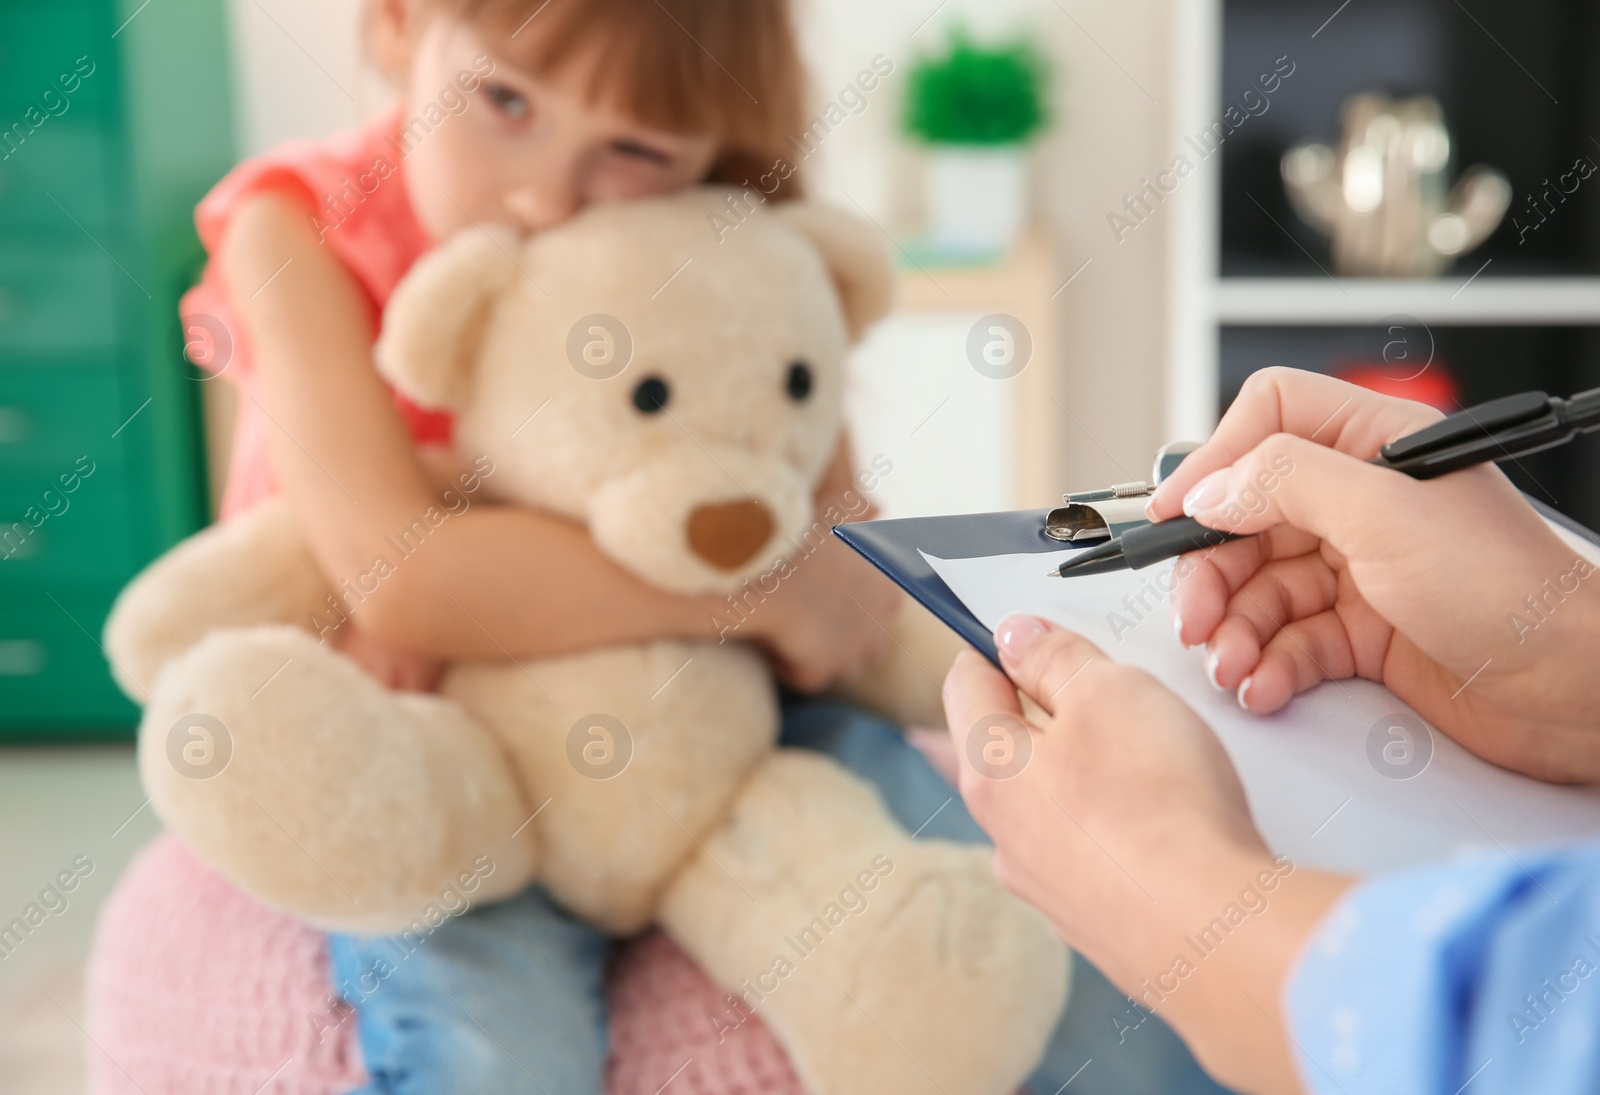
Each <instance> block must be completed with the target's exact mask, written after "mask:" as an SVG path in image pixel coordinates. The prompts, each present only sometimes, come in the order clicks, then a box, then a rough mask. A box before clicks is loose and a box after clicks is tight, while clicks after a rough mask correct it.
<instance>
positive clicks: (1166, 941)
mask: <svg viewBox="0 0 1600 1095" xmlns="http://www.w3.org/2000/svg"><path fill="white" fill-rule="evenodd" d="M996 635H997V637H998V642H999V647H1000V654H1001V661H1002V663H1003V664H1004V665H1005V667H1006V672H1007V673H1008V674H1009V675H1010V678H1011V679H1010V680H1007V678H1006V676H1004V675H1002V674H1000V673H998V672H996V671H995V669H994V668H993V667H992V666H990V665H989V663H988V662H987V661H985V660H984V659H983V658H982V657H981V656H979V655H978V654H976V653H974V652H973V651H970V650H969V651H964V652H963V653H962V654H961V656H960V657H959V658H958V659H957V660H956V663H955V665H954V666H953V667H952V668H951V670H950V674H949V677H948V678H947V679H946V682H945V713H946V716H947V718H948V720H949V724H950V732H951V735H952V737H953V738H954V740H955V745H956V753H957V756H958V758H959V762H960V766H961V774H960V781H959V786H960V789H961V795H962V798H963V799H965V800H966V802H967V805H968V806H969V807H970V808H971V810H972V814H973V816H974V817H975V818H976V819H977V821H978V823H979V824H980V825H982V826H983V828H984V830H985V831H986V832H988V834H989V835H990V836H991V837H992V838H993V840H994V842H995V873H996V875H997V876H998V877H999V878H1000V880H1001V881H1002V882H1003V883H1004V884H1005V885H1006V886H1008V887H1009V888H1010V889H1012V890H1014V891H1015V892H1016V893H1017V894H1018V896H1020V897H1021V898H1022V899H1023V900H1025V901H1027V902H1029V903H1030V904H1033V905H1035V906H1037V907H1038V908H1040V909H1041V910H1043V911H1044V912H1045V913H1046V914H1047V915H1048V916H1049V917H1050V919H1051V921H1052V922H1053V923H1054V925H1055V927H1056V930H1057V932H1058V933H1059V934H1060V935H1061V937H1062V938H1063V939H1064V940H1066V942H1067V943H1069V944H1070V945H1072V946H1073V947H1075V948H1077V949H1078V950H1080V951H1081V952H1082V953H1083V954H1084V956H1085V957H1086V958H1088V959H1089V960H1090V961H1091V962H1093V963H1094V964H1095V966H1097V967H1098V968H1099V969H1100V970H1101V971H1102V972H1104V973H1105V974H1106V976H1108V977H1109V978H1110V979H1111V980H1112V981H1113V982H1115V983H1116V984H1117V985H1118V986H1119V987H1120V988H1122V989H1123V990H1124V991H1125V992H1127V993H1128V994H1129V996H1131V997H1132V998H1133V999H1134V1000H1135V1001H1138V1002H1139V1006H1140V1007H1142V1008H1144V1009H1145V1010H1147V1011H1154V1012H1156V1013H1158V1014H1160V1015H1161V1016H1162V1017H1163V1018H1164V1019H1166V1020H1167V1021H1168V1022H1169V1023H1172V1024H1173V1025H1174V1027H1175V1028H1176V1029H1177V1030H1178V1032H1179V1033H1180V1034H1181V1035H1182V1036H1183V1037H1184V1038H1185V1040H1186V1041H1187V1042H1188V1043H1189V1045H1190V1048H1191V1049H1193V1050H1194V1052H1195V1053H1196V1056H1197V1057H1198V1058H1199V1060H1200V1061H1201V1063H1202V1064H1203V1065H1205V1067H1206V1068H1207V1069H1208V1070H1210V1071H1211V1072H1213V1073H1214V1074H1215V1075H1217V1076H1218V1077H1219V1078H1220V1079H1222V1080H1223V1081H1224V1082H1225V1083H1229V1084H1233V1085H1237V1086H1241V1087H1244V1088H1246V1089H1247V1090H1252V1091H1268V1090H1270V1091H1291V1090H1295V1087H1296V1082H1295V1075H1294V1068H1293V1065H1292V1062H1291V1058H1290V1054H1289V1049H1288V1046H1287V1044H1286V1042H1285V1040H1284V1037H1283V1034H1282V1030H1283V1026H1282V1025H1280V1024H1284V1023H1285V1020H1284V1018H1283V1017H1282V1015H1281V1014H1280V1013H1279V1012H1280V1007H1279V1000H1280V998H1281V996H1282V988H1283V986H1284V984H1285V983H1286V981H1287V978H1288V976H1289V973H1290V970H1291V969H1292V967H1293V962H1294V959H1295V956H1296V955H1297V954H1298V953H1299V950H1300V948H1301V946H1302V945H1303V943H1304V942H1305V940H1306V939H1307V938H1308V937H1309V935H1310V934H1311V932H1312V930H1313V929H1314V928H1315V926H1316V924H1317V923H1318V922H1319V921H1320V920H1321V919H1322V917H1323V915H1324V914H1325V913H1326V911H1327V910H1328V909H1329V908H1330V907H1331V906H1332V905H1333V904H1334V903H1335V902H1336V901H1337V900H1338V897H1339V895H1340V894H1341V893H1342V892H1343V890H1344V888H1345V887H1346V886H1347V884H1348V883H1347V882H1346V881H1345V880H1342V879H1338V878H1334V877H1332V876H1327V875H1319V874H1317V873H1315V872H1313V871H1310V870H1308V869H1303V868H1302V869H1297V868H1296V867H1295V865H1294V864H1293V863H1292V862H1291V861H1289V860H1287V859H1285V858H1282V857H1278V858H1274V856H1273V855H1272V854H1271V852H1269V851H1268V850H1267V848H1266V846H1265V845H1264V844H1263V843H1262V840H1261V837H1260V835H1259V834H1258V833H1257V832H1256V829H1255V825H1254V822H1253V821H1252V820H1251V817H1250V810H1249V807H1248V805H1247V804H1246V802H1245V797H1244V792H1243V790H1242V789H1241V787H1240V785H1239V780H1238V777H1237V776H1236V775H1235V773H1234V770H1233V766H1232V765H1231V764H1230V763H1229V761H1228V758H1227V755H1226V754H1225V753H1224V752H1223V750H1222V747H1221V745H1220V744H1219V743H1218V741H1217V739H1216V736H1215V735H1214V734H1213V733H1212V732H1211V729H1210V728H1209V727H1207V726H1206V724H1205V723H1204V722H1202V721H1201V720H1200V718H1199V716H1197V715H1196V714H1195V713H1194V712H1193V711H1192V710H1190V709H1189V707H1188V706H1187V705H1185V704H1184V703H1183V701H1182V700H1180V699H1179V698H1178V697H1177V696H1175V695H1174V694H1173V693H1172V692H1170V691H1169V690H1168V689H1167V688H1166V687H1165V686H1163V685H1162V684H1161V683H1160V682H1159V681H1157V680H1156V679H1155V678H1153V677H1151V676H1150V675H1149V674H1148V673H1146V672H1144V671H1143V670H1140V669H1135V668H1132V667H1130V666H1124V665H1119V664H1118V663H1116V662H1114V661H1112V660H1111V659H1109V658H1108V657H1106V655H1105V654H1103V653H1102V652H1101V651H1100V650H1099V649H1098V648H1096V647H1095V646H1094V645H1093V644H1092V643H1090V642H1089V641H1088V640H1086V639H1083V638H1081V637H1080V636H1078V635H1075V634H1073V633H1072V632H1070V631H1066V630H1063V629H1061V628H1059V627H1056V626H1055V625H1053V624H1050V623H1047V622H1046V621H1043V620H1037V619H1034V618H1032V617H1027V616H1011V617H1008V618H1007V619H1006V620H1005V621H1003V622H1002V623H1001V625H1000V627H999V629H998V630H997V631H996ZM1013 681H1014V682H1015V685H1013V683H1012V682H1013ZM1019 688H1020V689H1021V690H1022V692H1023V693H1025V694H1026V695H1028V696H1029V697H1030V698H1031V699H1032V700H1034V701H1035V702H1036V703H1037V705H1038V707H1039V708H1040V709H1042V711H1043V716H1042V718H1041V719H1040V720H1039V721H1037V722H1029V721H1027V719H1026V717H1025V715H1024V712H1023V709H1022V707H1021V705H1020V703H1019V702H1018V695H1017V690H1018V689H1019ZM1230 905H1232V906H1233V907H1234V908H1235V909H1239V908H1242V909H1244V910H1245V915H1246V919H1245V920H1244V921H1243V923H1240V922H1239V921H1238V920H1237V919H1235V920H1233V921H1232V923H1233V927H1231V928H1230V927H1224V928H1223V934H1224V935H1225V936H1226V938H1222V939H1220V940H1219V942H1218V944H1217V945H1216V947H1215V949H1214V951H1213V952H1212V953H1210V954H1203V953H1201V952H1197V951H1195V950H1194V949H1193V948H1192V946H1191V945H1190V943H1189V939H1190V938H1191V937H1194V936H1196V935H1197V934H1199V933H1202V932H1204V931H1206V930H1207V929H1208V928H1210V927H1211V923H1212V921H1213V920H1214V919H1215V918H1217V917H1219V916H1221V917H1231V916H1233V914H1232V913H1230V912H1229V911H1228V908H1229V906H1230ZM1180 960H1181V961H1180ZM1124 1021H1125V1022H1127V1023H1128V1024H1129V1025H1136V1024H1137V1023H1138V1022H1139V1021H1140V1019H1139V1017H1138V1013H1137V1011H1135V1009H1134V1008H1132V1007H1130V1008H1129V1012H1128V1016H1127V1017H1125V1020H1124Z"/></svg>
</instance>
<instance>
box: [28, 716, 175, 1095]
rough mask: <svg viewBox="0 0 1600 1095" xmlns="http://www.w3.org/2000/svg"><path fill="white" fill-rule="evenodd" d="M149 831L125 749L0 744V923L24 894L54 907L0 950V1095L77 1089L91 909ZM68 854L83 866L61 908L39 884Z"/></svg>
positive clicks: (68, 865)
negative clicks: (2, 1094)
mask: <svg viewBox="0 0 1600 1095" xmlns="http://www.w3.org/2000/svg"><path fill="white" fill-rule="evenodd" d="M157 828H158V824H157V822H156V819H155V817H154V816H153V815H152V814H151V811H150V808H149V805H148V804H147V803H146V802H145V798H144V792H143V791H142V790H141V789H140V786H139V776H138V772H137V770H136V768H135V765H134V756H133V748H132V746H98V747H90V748H78V749H0V930H3V929H4V928H5V926H6V925H7V924H9V923H10V922H11V920H12V919H13V918H14V917H19V916H24V915H26V910H27V907H28V905H29V904H30V903H36V904H38V905H39V906H40V907H41V908H50V907H53V908H55V909H56V910H57V911H56V912H54V913H51V914H50V915H48V916H47V918H46V919H45V920H44V921H43V922H42V923H40V924H39V925H38V926H37V927H35V928H34V929H33V931H32V932H31V933H30V934H29V935H28V936H27V937H26V938H24V939H23V940H22V941H21V942H20V943H19V944H17V945H16V947H15V949H14V950H12V951H11V952H10V953H8V954H5V955H4V957H0V1077H4V1083H3V1084H0V1086H3V1088H4V1090H5V1091H6V1093H7V1095H36V1093H37V1095H46V1093H48V1095H70V1093H71V1092H73V1091H76V1090H81V1088H82V1078H81V1072H78V1071H75V1066H77V1064H78V1062H79V1061H81V1059H82V1057H81V1052H80V1051H79V1050H78V1045H77V1044H78V1042H79V1041H80V1039H81V1038H82V1035H81V1034H80V1033H79V1031H78V1030H77V1027H78V1026H79V1025H80V1024H81V1023H82V1021H83V992H82V987H81V973H82V966H83V961H84V958H85V957H86V956H87V954H88V948H89V941H90V938H91V936H92V933H93V931H94V922H95V914H96V910H97V909H98V908H99V906H100V903H101V902H102V901H103V900H104V899H105V897H106V895H107V894H108V893H109V892H110V891H111V888H112V886H113V885H114V884H115V883H116V880H117V877H118V876H119V875H120V874H121V873H122V869H123V867H124V866H125V865H126V864H127V862H128V859H129V858H130V857H131V856H132V855H133V853H134V852H135V851H137V850H138V849H139V848H140V847H141V846H143V845H144V844H145V843H147V842H148V841H149V840H150V838H151V837H152V836H154V835H155V833H156V830H157ZM80 856H81V857H85V858H83V859H79V857H80ZM74 861H76V869H77V870H78V871H79V872H80V873H83V872H87V873H83V877H82V880H81V882H80V883H79V884H78V886H77V888H76V889H74V890H73V891H72V892H71V893H64V894H62V897H63V898H64V899H65V904H64V905H63V903H62V901H61V900H58V899H57V898H56V897H55V895H54V894H53V893H50V892H47V888H49V887H53V886H55V883H56V876H57V875H58V874H59V873H60V872H62V871H64V870H68V871H70V870H72V869H74ZM35 916H36V917H37V914H35ZM0 949H3V947H0Z"/></svg>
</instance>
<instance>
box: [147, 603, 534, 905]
mask: <svg viewBox="0 0 1600 1095" xmlns="http://www.w3.org/2000/svg"><path fill="white" fill-rule="evenodd" d="M139 767H140V772H141V774H142V776H143V778H144V782H145V788H146V791H147V792H148V793H149V795H150V800H151V803H152V805H153V806H154V807H155V809H156V812H157V813H158V814H159V815H160V816H161V818H162V820H163V821H164V822H165V823H166V825H167V826H168V827H169V828H170V829H172V830H173V831H174V832H175V833H176V834H177V835H178V836H179V837H181V838H182V839H183V840H184V841H186V842H187V843H188V844H189V845H190V846H191V847H192V848H193V849H194V850H195V851H196V852H197V853H198V854H199V855H200V856H201V858H203V859H205V860H206V861H207V862H209V863H210V864H211V865H212V866H213V867H214V868H216V869H217V870H218V871H220V872H221V873H222V874H223V875H224V876H225V877H226V878H228V879H229V880H230V881H232V882H233V883H234V884H235V885H237V886H239V887H240V888H241V889H243V890H245V891H246V892H248V893H250V894H252V895H253V896H255V897H257V898H258V899H260V900H262V901H264V902H266V903H267V904H269V905H273V906H275V907H278V908H282V909H285V910H288V911H290V912H293V913H296V914H298V915H301V916H304V917H306V918H307V919H309V920H311V921H313V922H315V923H318V924H321V925H324V926H327V927H333V928H340V929H345V930H353V931H363V932H385V931H396V930H401V929H403V928H405V927H406V926H408V925H411V924H413V923H414V922H415V921H416V920H418V919H419V918H420V919H422V920H424V921H427V920H428V919H429V918H430V917H433V916H437V915H441V910H442V915H449V914H451V913H454V912H459V911H461V909H462V908H464V907H465V905H467V904H470V903H475V902H477V901H481V900H484V899H487V898H490V897H496V896H504V895H506V894H509V893H515V892H517V891H518V890H520V889H521V888H522V887H523V886H524V885H526V883H527V881H528V879H529V878H530V877H531V876H532V874H533V872H534V869H535V867H536V859H537V855H536V850H537V846H536V844H535V841H534V837H533V833H532V831H531V829H530V828H529V827H528V826H527V824H526V821H527V815H528V814H529V813H530V812H531V809H530V808H527V807H525V804H524V801H523V796H522V793H521V790H520V788H519V787H518V786H517V784H516V783H515V781H514V780H513V779H512V778H511V776H510V775H509V772H508V769H507V766H506V762H505V759H504V757H503V756H502V755H501V753H500V750H499V748H498V747H497V745H496V744H495V742H494V740H493V739H492V738H491V737H490V736H489V735H488V734H487V733H486V732H485V731H484V730H483V729H482V728H481V727H480V726H479V725H478V724H476V723H475V722H474V721H473V720H472V719H470V718H469V717H468V716H467V715H466V714H465V713H464V712H463V711H462V710H461V709H460V707H459V706H457V705H455V704H453V703H450V702H448V701H445V700H442V699H440V698H438V697H436V696H421V695H414V694H398V693H391V692H389V691H388V690H386V689H384V688H383V687H382V686H381V685H379V684H378V683H377V682H376V681H374V680H373V679H371V678H370V677H368V676H367V675H366V674H364V673H363V672H362V671H361V670H360V669H358V668H357V667H356V665H355V664H354V663H353V662H351V661H350V660H349V659H347V658H345V657H343V656H342V655H340V654H337V653H336V652H334V651H333V650H332V649H330V648H329V647H327V646H326V645H324V644H322V643H319V642H318V641H317V640H316V639H315V638H314V637H312V636H311V635H309V634H307V633H306V632H304V631H301V630H299V629H297V628H293V627H287V626H279V627H257V628H247V629H238V630H232V631H220V632H216V633H214V634H212V635H210V636H208V637H207V638H206V639H205V640H203V641H202V642H201V643H199V644H198V645H197V646H195V647H194V648H192V649H191V650H189V651H188V652H186V653H185V654H183V655H182V656H180V657H179V658H177V659H175V660H174V661H172V662H171V663H169V664H168V666H167V667H166V668H165V669H163V671H162V672H161V674H160V675H159V676H158V678H157V680H156V683H155V685H154V686H153V688H152V690H151V696H150V701H149V704H148V705H147V707H146V709H145V714H144V720H143V723H142V725H141V727H140V732H139ZM435 926H436V925H435Z"/></svg>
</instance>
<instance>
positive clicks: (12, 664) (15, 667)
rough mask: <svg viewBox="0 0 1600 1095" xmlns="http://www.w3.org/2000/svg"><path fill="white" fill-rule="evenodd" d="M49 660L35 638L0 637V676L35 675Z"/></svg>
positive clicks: (41, 645)
mask: <svg viewBox="0 0 1600 1095" xmlns="http://www.w3.org/2000/svg"><path fill="white" fill-rule="evenodd" d="M49 660H50V659H49V658H48V657H46V654H45V646H44V643H41V642H39V641H38V640H36V639H0V677H37V676H39V675H40V674H41V673H43V672H44V668H45V664H46V663H47V662H48V661H49Z"/></svg>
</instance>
